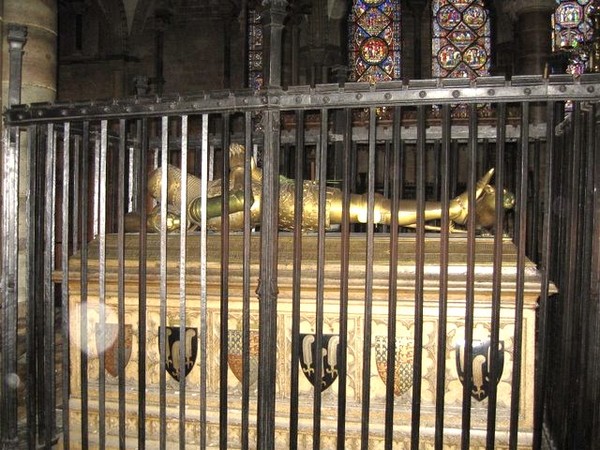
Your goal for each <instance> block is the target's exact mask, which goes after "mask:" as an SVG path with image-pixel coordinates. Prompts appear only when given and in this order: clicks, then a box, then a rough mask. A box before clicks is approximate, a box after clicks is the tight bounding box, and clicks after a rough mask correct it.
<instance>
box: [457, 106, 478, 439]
mask: <svg viewBox="0 0 600 450" xmlns="http://www.w3.org/2000/svg"><path fill="white" fill-rule="evenodd" d="M468 108H469V139H468V150H467V151H468V158H467V159H468V171H467V174H468V175H467V189H468V191H469V192H468V205H469V207H470V208H473V205H475V178H476V171H477V105H476V104H475V103H472V104H469V107H468ZM474 284H475V214H469V216H468V219H467V286H466V298H465V340H464V341H465V342H464V363H463V370H464V379H465V381H464V384H463V403H462V435H461V446H462V449H463V450H468V449H469V446H470V439H471V436H470V434H471V430H470V429H471V377H472V376H473V365H472V363H471V360H472V356H473V323H474V317H473V315H474V312H475V287H474Z"/></svg>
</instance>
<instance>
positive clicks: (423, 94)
mask: <svg viewBox="0 0 600 450" xmlns="http://www.w3.org/2000/svg"><path fill="white" fill-rule="evenodd" d="M419 97H421V98H425V97H427V92H425V91H421V92H419Z"/></svg>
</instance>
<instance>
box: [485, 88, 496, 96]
mask: <svg viewBox="0 0 600 450" xmlns="http://www.w3.org/2000/svg"><path fill="white" fill-rule="evenodd" d="M487 93H488V95H496V89H488V91H487Z"/></svg>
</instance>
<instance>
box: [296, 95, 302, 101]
mask: <svg viewBox="0 0 600 450" xmlns="http://www.w3.org/2000/svg"><path fill="white" fill-rule="evenodd" d="M296 103H302V97H300V96H299V95H296Z"/></svg>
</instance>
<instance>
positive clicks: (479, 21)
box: [463, 5, 486, 29]
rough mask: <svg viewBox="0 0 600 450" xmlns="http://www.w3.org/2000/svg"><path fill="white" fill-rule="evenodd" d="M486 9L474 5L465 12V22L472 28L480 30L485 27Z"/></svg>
mask: <svg viewBox="0 0 600 450" xmlns="http://www.w3.org/2000/svg"><path fill="white" fill-rule="evenodd" d="M485 19H486V14H485V9H483V8H482V7H481V6H479V5H473V6H471V7H470V8H468V9H467V10H466V11H465V12H463V20H464V21H465V23H466V24H467V25H469V26H470V27H471V28H474V29H478V28H481V27H482V26H484V25H485Z"/></svg>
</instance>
